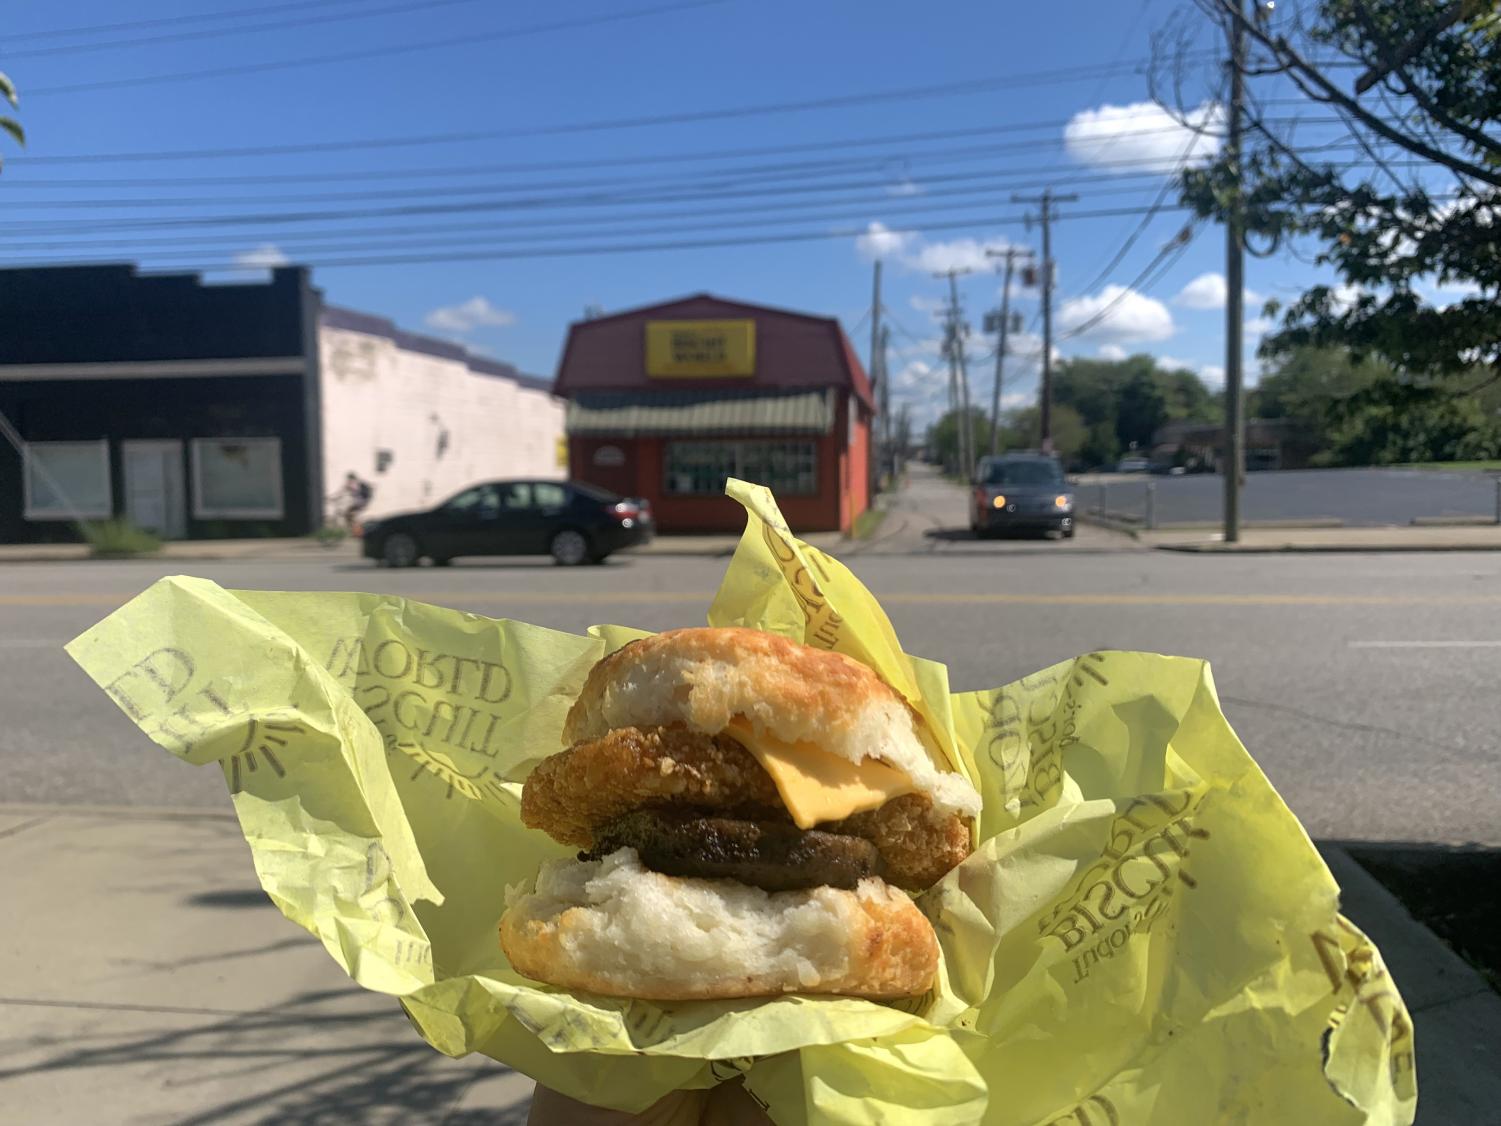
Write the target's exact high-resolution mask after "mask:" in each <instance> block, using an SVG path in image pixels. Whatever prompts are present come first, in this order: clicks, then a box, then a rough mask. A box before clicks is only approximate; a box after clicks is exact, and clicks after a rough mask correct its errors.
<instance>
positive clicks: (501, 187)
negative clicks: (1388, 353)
mask: <svg viewBox="0 0 1501 1126" xmlns="http://www.w3.org/2000/svg"><path fill="white" fill-rule="evenodd" d="M1039 147H1042V146H1039V145H1037V144H1036V143H1026V144H1023V143H1014V144H1010V145H977V146H970V147H967V148H960V149H951V150H937V151H934V152H932V153H927V154H924V161H925V164H936V165H949V164H967V163H971V162H974V161H978V160H986V159H990V158H992V157H996V156H1003V155H1006V154H1008V153H1013V152H1019V151H1020V152H1025V151H1030V150H1032V149H1036V148H1039ZM890 163H891V161H890V159H889V158H888V157H887V156H885V155H884V154H878V155H876V156H872V157H865V158H860V159H855V160H848V159H830V160H818V161H806V162H801V163H781V164H762V165H746V166H742V167H712V166H711V167H709V168H704V169H694V170H691V171H688V172H681V173H677V174H664V175H651V176H638V177H632V178H622V177H620V176H604V177H592V178H582V179H578V178H575V179H562V180H540V181H535V180H534V181H518V182H511V183H494V184H468V185H457V184H450V185H426V186H422V187H410V188H391V189H384V190H379V191H340V192H313V193H297V194H291V195H285V194H284V195H272V194H268V193H265V192H258V193H256V194H254V195H249V196H222V195H198V196H166V197H163V196H145V197H121V198H104V199H99V198H94V199H87V198H85V199H72V198H67V199H55V198H50V197H49V198H47V199H16V200H7V202H6V209H7V211H11V210H15V209H17V208H40V209H49V210H50V209H66V208H93V209H105V208H145V207H161V208H179V207H207V206H230V205H234V204H244V203H260V204H281V203H304V204H306V203H332V202H340V201H348V200H360V201H366V200H380V199H433V198H434V197H441V196H465V195H481V194H493V193H516V192H555V191H566V190H571V189H587V188H600V187H610V188H616V189H619V190H620V191H621V192H624V191H625V190H627V189H632V188H653V187H656V188H673V187H677V188H680V189H682V190H687V189H689V188H692V187H705V188H706V187H709V186H716V185H717V186H721V187H733V186H736V185H737V184H751V183H766V184H767V185H768V186H769V187H770V186H775V185H776V184H778V183H787V184H790V183H796V182H799V181H815V180H818V179H823V178H828V177H831V176H840V175H850V174H853V173H866V174H879V173H881V172H882V171H883V170H884V169H886V168H887V167H888V165H889V164H890ZM1118 167H1120V168H1122V169H1130V168H1135V167H1142V168H1145V171H1142V172H1136V173H1132V172H1129V171H1122V172H1115V173H1112V172H1100V173H1092V174H1091V173H1081V172H1080V171H1079V169H1078V166H1077V165H1046V166H1040V167H1039V166H1035V165H1017V164H1011V163H1008V164H1006V165H1003V166H1001V167H1000V168H998V169H995V170H994V171H993V173H992V174H995V175H1002V176H1005V175H1009V176H1027V175H1037V174H1040V173H1042V172H1048V171H1053V172H1057V173H1059V174H1068V175H1069V177H1070V179H1071V180H1076V181H1091V180H1099V179H1126V178H1132V177H1135V178H1151V179H1157V178H1159V177H1160V176H1162V175H1163V173H1162V172H1161V170H1160V167H1161V161H1160V160H1159V159H1157V158H1151V157H1148V158H1144V159H1141V160H1136V161H1123V162H1121V163H1120V164H1119V166H1118ZM905 176H906V177H907V178H909V179H916V180H919V181H921V183H919V184H918V186H919V188H921V187H922V186H923V185H924V184H935V183H944V182H947V178H948V177H953V176H958V177H960V178H969V176H970V174H968V173H945V174H942V175H935V174H933V173H931V172H926V171H923V172H916V171H912V170H911V168H910V166H909V171H908V172H907V173H905ZM689 177H692V178H691V179H690V178H689ZM873 183H875V184H876V185H877V186H882V187H886V188H888V189H890V188H891V187H892V186H893V184H894V183H895V181H894V180H893V179H892V177H891V176H890V175H889V174H888V175H885V176H883V177H882V178H881V179H879V180H877V181H873ZM18 186H24V185H18ZM916 194H921V193H920V192H919V193H916Z"/></svg>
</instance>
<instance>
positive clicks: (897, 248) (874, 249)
mask: <svg viewBox="0 0 1501 1126" xmlns="http://www.w3.org/2000/svg"><path fill="white" fill-rule="evenodd" d="M914 237H915V236H914V235H913V234H912V233H911V232H910V231H893V230H892V229H891V228H889V227H888V226H886V224H885V223H878V222H872V223H871V224H870V225H869V226H868V227H866V228H865V233H864V234H863V235H859V236H857V237H856V239H855V249H856V250H857V251H858V252H859V254H860V257H862V258H864V259H865V260H866V261H868V262H873V261H875V260H876V259H877V258H894V257H896V256H897V255H899V254H901V253H902V251H904V250H905V249H906V248H907V246H908V244H910V243H911V242H912V240H913V238H914Z"/></svg>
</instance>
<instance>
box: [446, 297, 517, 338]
mask: <svg viewBox="0 0 1501 1126" xmlns="http://www.w3.org/2000/svg"><path fill="white" fill-rule="evenodd" d="M424 321H425V323H426V324H427V327H428V328H435V329H438V330H439V331H440V332H473V331H474V330H475V329H477V328H499V327H502V326H504V325H511V324H515V323H516V314H515V313H513V312H511V311H510V310H509V309H498V308H496V307H495V306H494V305H492V304H490V301H489V298H486V297H471V298H470V299H469V300H468V301H460V302H459V303H458V304H457V305H443V306H440V307H439V308H437V309H434V310H433V311H432V312H430V313H429V314H428V315H427V316H426V317H425V318H424Z"/></svg>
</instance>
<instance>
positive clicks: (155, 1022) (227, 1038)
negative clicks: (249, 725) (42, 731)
mask: <svg viewBox="0 0 1501 1126" xmlns="http://www.w3.org/2000/svg"><path fill="white" fill-rule="evenodd" d="M0 902H3V903H4V904H5V907H6V918H7V925H6V926H5V927H4V928H3V929H0V982H3V983H4V984H3V985H0V994H3V996H0V1013H3V1014H4V1018H5V1032H4V1033H3V1040H0V1042H3V1044H4V1050H3V1054H0V1088H3V1090H4V1092H5V1094H4V1096H3V1104H4V1105H5V1106H7V1107H10V1108H11V1109H10V1112H8V1113H7V1114H6V1115H4V1117H6V1118H7V1120H8V1121H15V1122H26V1123H36V1124H44V1123H45V1124H51V1123H57V1124H63V1123H75V1122H169V1121H170V1122H188V1121H191V1122H215V1123H235V1124H249V1123H264V1122H277V1123H293V1124H299V1123H300V1124H307V1126H312V1124H313V1123H324V1122H333V1121H338V1122H348V1123H352V1124H361V1123H372V1124H373V1123H377V1122H397V1121H400V1122H403V1123H411V1124H413V1126H441V1124H444V1123H447V1124H448V1126H453V1124H455V1123H460V1122H494V1123H515V1124H516V1126H519V1124H520V1123H521V1122H523V1121H524V1120H525V1116H526V1108H527V1106H528V1105H529V1103H530V1100H531V1090H532V1083H531V1081H530V1080H529V1079H527V1078H526V1077H525V1076H522V1075H518V1074H517V1073H515V1072H513V1071H510V1070H509V1069H507V1068H504V1067H502V1066H501V1065H500V1064H498V1063H496V1062H495V1061H493V1060H489V1059H486V1058H484V1057H479V1056H471V1057H469V1058H467V1059H463V1060H451V1059H449V1058H448V1057H446V1056H443V1055H440V1054H439V1053H438V1052H435V1051H433V1050H432V1049H431V1048H429V1047H428V1046H427V1044H425V1043H424V1042H423V1041H422V1040H421V1038H420V1037H418V1035H417V1034H416V1032H414V1031H413V1030H412V1027H411V1025H410V1024H409V1023H408V1022H407V1019H406V1016H405V1015H404V1014H403V1013H402V1011H401V1008H400V1007H399V1005H398V1004H397V1003H396V1002H395V1001H394V1000H391V999H390V998H386V997H382V996H379V995H377V994H373V993H368V992H366V991H365V990H363V989H360V988H359V987H357V986H355V985H354V984H353V983H352V982H350V981H349V979H348V978H347V977H346V976H345V974H344V972H343V971H342V970H340V969H339V968H338V966H337V965H336V964H335V963H334V961H333V959H332V958H330V957H329V956H328V954H327V953H326V952H325V951H324V949H323V947H322V945H321V944H319V943H318V941H317V940H316V939H314V938H312V936H310V935H309V934H307V932H305V931H303V930H302V929H301V928H300V927H297V926H295V925H294V924H292V923H290V922H288V921H287V920H286V919H284V918H283V917H282V915H281V913H280V912H279V911H277V910H276V908H274V907H273V906H271V903H270V901H269V900H268V899H267V898H266V896H265V893H264V892H263V891H261V889H260V885H259V884H258V883H257V881H256V877H255V872H254V871H253V870H252V868H251V865H250V855H249V850H248V849H247V848H246V846H245V841H244V838H243V837H242V836H241V834H240V830H239V827H238V826H237V825H236V823H235V820H234V818H233V816H231V815H229V814H227V813H226V814H218V813H213V812H208V811H206V812H203V813H196V812H187V811H184V812H173V813H151V812H144V811H142V812H137V811H132V810H129V809H118V810H108V811H88V810H83V809H80V810H58V809H50V808H47V807H41V806H30V807H28V806H24V805H22V806H0Z"/></svg>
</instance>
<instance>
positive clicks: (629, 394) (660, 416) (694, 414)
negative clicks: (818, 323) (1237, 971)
mask: <svg viewBox="0 0 1501 1126" xmlns="http://www.w3.org/2000/svg"><path fill="white" fill-rule="evenodd" d="M566 425H567V429H568V433H569V434H570V435H575V436H589V435H597V436H600V437H605V436H608V437H613V438H659V437H681V436H684V435H692V436H694V437H698V436H701V435H709V434H747V433H755V434H827V433H829V432H830V431H831V430H833V428H834V398H833V396H832V395H830V394H829V393H828V391H827V390H826V389H824V388H819V389H817V390H813V391H797V392H793V393H791V394H778V393H776V392H764V391H591V392H585V393H582V394H578V395H575V396H574V397H573V398H572V399H570V400H569V402H568V415H567V423H566Z"/></svg>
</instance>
